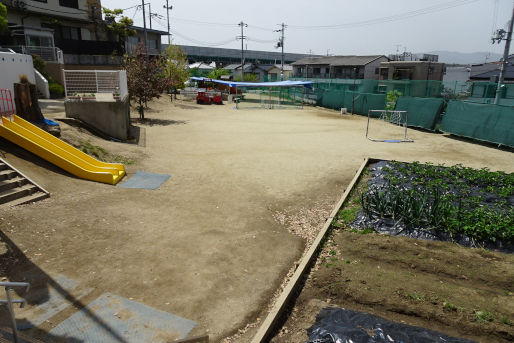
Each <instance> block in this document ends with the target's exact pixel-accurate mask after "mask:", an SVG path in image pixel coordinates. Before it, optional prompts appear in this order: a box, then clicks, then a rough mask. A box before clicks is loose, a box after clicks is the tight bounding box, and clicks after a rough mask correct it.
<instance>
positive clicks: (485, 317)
mask: <svg viewBox="0 0 514 343" xmlns="http://www.w3.org/2000/svg"><path fill="white" fill-rule="evenodd" d="M475 319H476V320H477V322H481V323H485V322H492V321H493V320H494V317H493V315H492V314H491V313H489V312H487V311H476V312H475Z"/></svg>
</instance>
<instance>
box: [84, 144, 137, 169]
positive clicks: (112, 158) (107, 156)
mask: <svg viewBox="0 0 514 343" xmlns="http://www.w3.org/2000/svg"><path fill="white" fill-rule="evenodd" d="M79 150H81V151H82V152H84V153H86V154H88V155H90V156H93V157H94V158H96V159H98V160H100V161H102V162H108V163H121V164H124V165H133V164H135V163H136V160H134V159H132V158H130V157H125V156H122V155H116V154H111V153H110V152H108V151H107V150H106V149H104V148H102V147H101V146H99V145H94V144H91V142H89V141H81V142H80V146H79Z"/></svg>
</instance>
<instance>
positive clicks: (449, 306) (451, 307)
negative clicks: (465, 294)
mask: <svg viewBox="0 0 514 343" xmlns="http://www.w3.org/2000/svg"><path fill="white" fill-rule="evenodd" d="M443 309H444V310H445V311H448V312H456V311H457V310H458V308H457V306H455V305H454V304H452V303H450V302H447V303H444V306H443Z"/></svg>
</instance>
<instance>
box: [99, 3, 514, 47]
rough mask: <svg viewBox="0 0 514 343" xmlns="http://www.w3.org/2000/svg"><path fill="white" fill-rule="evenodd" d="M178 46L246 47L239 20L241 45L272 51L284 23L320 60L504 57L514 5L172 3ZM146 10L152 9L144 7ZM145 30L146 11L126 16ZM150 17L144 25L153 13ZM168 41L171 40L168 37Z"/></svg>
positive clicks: (291, 38)
mask: <svg viewBox="0 0 514 343" xmlns="http://www.w3.org/2000/svg"><path fill="white" fill-rule="evenodd" d="M146 3H150V4H151V9H152V13H155V14H156V15H154V16H152V17H153V18H152V28H154V29H158V30H163V31H167V19H166V10H165V9H164V8H163V7H164V5H165V4H166V1H165V0H159V1H157V0H146ZM140 4H141V0H139V1H138V0H102V6H104V7H107V8H110V9H113V8H122V9H126V8H129V7H132V6H136V5H140ZM169 5H170V6H173V9H172V10H171V11H170V26H171V32H172V38H173V43H174V44H181V45H195V46H215V47H221V48H237V49H240V48H241V41H240V40H236V36H239V35H241V29H240V27H239V26H238V23H240V22H241V21H243V22H244V23H246V24H247V25H248V27H245V28H244V35H245V36H247V37H248V39H246V40H245V41H244V44H245V45H244V46H245V48H246V49H249V50H264V51H279V49H276V48H275V45H276V42H277V41H278V37H279V33H278V32H273V31H274V30H277V29H280V26H279V25H278V24H280V23H285V24H286V25H287V27H286V28H285V39H284V51H285V52H291V53H306V54H308V53H311V54H318V55H327V54H329V55H366V54H370V55H374V54H385V55H387V54H391V53H396V51H397V50H398V51H400V52H403V51H404V50H405V51H408V52H413V53H420V52H429V51H436V50H437V51H441V50H445V51H458V52H477V51H481V52H482V51H486V52H493V53H502V52H503V47H504V44H494V45H492V44H491V36H492V33H493V32H494V30H496V29H499V28H505V29H506V28H507V23H508V21H509V20H510V17H511V15H512V9H513V6H514V3H513V1H512V0H429V1H427V0H387V1H384V0H318V1H313V0H294V1H293V0H287V1H282V0H274V1H271V0H257V1H248V0H218V1H212V0H209V1H206V0H197V1H192V0H169ZM147 9H148V7H147ZM124 15H126V16H127V17H129V18H133V19H134V24H135V25H138V26H143V16H142V11H141V10H140V9H138V8H136V7H133V8H130V9H127V10H125V11H124ZM146 15H147V27H149V22H148V11H147V13H146ZM163 42H167V38H166V37H163Z"/></svg>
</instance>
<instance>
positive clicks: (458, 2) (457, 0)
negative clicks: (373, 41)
mask: <svg viewBox="0 0 514 343" xmlns="http://www.w3.org/2000/svg"><path fill="white" fill-rule="evenodd" d="M477 1H481V0H453V1H450V2H447V3H443V4H438V5H432V6H428V7H424V8H421V9H418V10H413V11H407V12H402V13H398V14H394V15H390V16H385V17H379V18H375V19H368V20H362V21H356V22H351V23H344V24H332V25H289V27H290V28H293V29H309V30H316V29H346V28H355V27H360V26H367V25H375V24H382V23H387V22H393V21H398V20H405V19H409V18H413V17H417V16H420V15H424V14H429V13H435V12H440V11H443V10H447V9H450V8H455V7H459V6H463V5H468V4H471V3H473V2H477Z"/></svg>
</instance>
